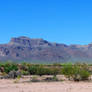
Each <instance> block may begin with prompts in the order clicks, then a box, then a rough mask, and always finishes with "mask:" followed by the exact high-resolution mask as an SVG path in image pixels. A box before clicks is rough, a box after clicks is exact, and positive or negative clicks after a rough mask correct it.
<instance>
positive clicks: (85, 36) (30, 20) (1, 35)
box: [0, 0, 92, 44]
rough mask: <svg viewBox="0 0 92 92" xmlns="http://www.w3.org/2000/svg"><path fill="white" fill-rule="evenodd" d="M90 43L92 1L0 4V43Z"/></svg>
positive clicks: (2, 0)
mask: <svg viewBox="0 0 92 92" xmlns="http://www.w3.org/2000/svg"><path fill="white" fill-rule="evenodd" d="M19 36H27V37H30V38H43V39H45V40H48V41H50V42H57V43H65V44H89V43H90V42H92V0H0V43H8V42H9V41H10V39H11V38H12V37H19Z"/></svg>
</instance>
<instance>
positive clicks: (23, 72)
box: [21, 70, 29, 75]
mask: <svg viewBox="0 0 92 92" xmlns="http://www.w3.org/2000/svg"><path fill="white" fill-rule="evenodd" d="M21 74H22V75H29V72H28V71H24V70H21Z"/></svg>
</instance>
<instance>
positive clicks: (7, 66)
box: [3, 63, 18, 73]
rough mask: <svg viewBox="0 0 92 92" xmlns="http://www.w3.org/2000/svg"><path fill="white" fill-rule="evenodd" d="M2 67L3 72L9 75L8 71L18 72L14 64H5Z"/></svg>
mask: <svg viewBox="0 0 92 92" xmlns="http://www.w3.org/2000/svg"><path fill="white" fill-rule="evenodd" d="M3 67H4V72H5V73H9V72H10V71H13V70H15V71H17V70H18V66H17V64H14V63H5V64H4V65H3Z"/></svg>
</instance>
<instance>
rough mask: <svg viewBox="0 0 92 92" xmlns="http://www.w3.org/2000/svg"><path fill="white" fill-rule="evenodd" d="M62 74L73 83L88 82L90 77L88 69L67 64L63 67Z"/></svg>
mask: <svg viewBox="0 0 92 92" xmlns="http://www.w3.org/2000/svg"><path fill="white" fill-rule="evenodd" d="M62 73H63V74H64V75H65V76H66V77H67V78H69V80H70V79H72V80H74V81H81V80H88V79H89V77H90V75H91V74H90V72H89V71H88V68H86V67H85V68H84V67H83V65H77V64H75V65H72V64H67V65H65V66H64V67H63V69H62Z"/></svg>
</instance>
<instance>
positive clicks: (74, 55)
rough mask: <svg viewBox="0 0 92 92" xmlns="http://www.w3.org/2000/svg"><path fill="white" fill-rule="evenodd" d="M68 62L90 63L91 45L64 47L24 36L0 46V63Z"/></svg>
mask: <svg viewBox="0 0 92 92" xmlns="http://www.w3.org/2000/svg"><path fill="white" fill-rule="evenodd" d="M6 60H11V61H28V62H34V61H41V62H50V63H52V62H68V61H72V62H75V61H91V60H92V44H88V45H66V44H58V43H51V42H48V41H46V40H43V39H31V38H28V37H25V36H21V37H18V38H12V39H11V40H10V42H9V43H7V44H0V61H6Z"/></svg>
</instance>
